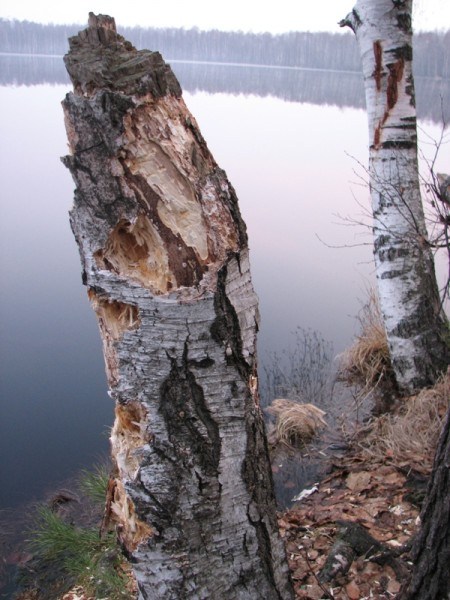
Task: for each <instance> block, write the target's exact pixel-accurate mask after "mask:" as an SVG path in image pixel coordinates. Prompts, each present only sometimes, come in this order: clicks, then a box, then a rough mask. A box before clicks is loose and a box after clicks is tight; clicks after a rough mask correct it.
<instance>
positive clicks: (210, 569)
mask: <svg viewBox="0 0 450 600" xmlns="http://www.w3.org/2000/svg"><path fill="white" fill-rule="evenodd" d="M64 60H65V64H66V67H67V70H68V72H69V74H70V77H71V79H72V82H73V84H74V93H70V94H68V95H67V96H66V98H65V100H64V102H63V108H64V114H65V122H66V129H67V134H68V139H69V145H70V152H71V153H70V155H69V156H67V157H65V158H64V159H63V161H64V164H65V165H66V166H67V167H68V168H69V169H70V171H71V173H72V176H73V178H74V180H75V183H76V191H75V200H74V206H73V208H72V210H71V225H72V229H73V232H74V235H75V238H76V241H77V243H78V246H79V251H80V255H81V261H82V267H83V281H84V283H85V284H86V285H87V287H88V293H89V298H90V300H91V302H92V305H93V308H94V310H95V312H96V314H97V317H98V322H99V326H100V331H101V336H102V340H103V347H104V356H105V362H106V371H107V376H108V383H109V386H110V395H111V396H112V398H113V399H114V400H115V401H116V419H115V423H114V427H113V429H112V433H111V446H112V455H113V460H114V461H115V463H116V465H117V477H116V479H115V481H114V482H113V485H112V486H111V487H112V498H111V505H110V507H111V511H112V513H113V516H114V517H115V520H116V521H117V524H118V525H117V529H118V532H119V537H120V540H121V542H122V544H123V546H124V547H125V548H126V550H127V551H128V553H129V555H130V556H131V560H132V563H133V569H134V573H135V575H136V579H137V582H138V586H139V590H140V598H152V599H156V598H164V600H169V599H180V598H227V599H233V598H239V599H243V598H248V599H252V600H253V599H254V598H265V599H272V598H273V599H275V598H276V599H277V600H279V599H280V598H291V597H292V592H291V584H290V580H289V575H288V567H287V562H286V557H285V550H284V547H283V544H282V542H281V540H280V538H279V535H278V528H277V521H276V512H275V503H274V496H273V486H272V479H271V473H270V464H269V459H268V452H267V445H266V440H265V431H264V424H263V420H262V417H261V412H260V408H259V405H258V384H257V373H256V349H255V341H256V332H257V327H258V312H257V299H256V296H255V293H254V291H253V287H252V282H251V278H250V270H249V257H248V246H247V234H246V228H245V225H244V223H243V221H242V218H241V216H240V212H239V208H238V204H237V199H236V196H235V192H234V190H233V188H232V186H231V185H230V183H229V182H228V180H227V178H226V175H225V173H224V171H222V170H221V169H220V168H219V167H218V166H217V164H216V163H215V161H214V159H213V157H212V156H211V154H210V152H209V150H208V148H207V146H206V143H205V141H204V139H203V138H202V136H201V133H200V131H199V129H198V126H197V124H196V122H195V120H194V118H193V117H192V116H191V114H190V113H189V111H188V109H187V108H186V105H185V104H184V102H183V100H182V98H181V89H180V87H179V84H178V82H177V80H176V78H175V76H174V75H173V73H172V71H171V69H170V67H169V66H168V65H166V64H165V63H164V61H163V60H162V58H161V55H160V54H159V53H156V52H150V51H146V50H143V51H137V50H136V49H135V48H133V46H132V45H131V44H130V43H129V42H127V41H125V40H124V39H123V38H122V37H121V36H119V35H118V34H117V33H116V29H115V23H114V19H112V18H110V17H106V16H103V15H99V16H95V15H93V14H92V13H90V16H89V27H88V29H86V30H85V31H82V32H80V33H79V34H78V36H76V37H73V38H71V39H70V51H69V53H68V54H67V55H66V56H65V59H64Z"/></svg>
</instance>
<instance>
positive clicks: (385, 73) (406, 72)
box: [340, 0, 450, 392]
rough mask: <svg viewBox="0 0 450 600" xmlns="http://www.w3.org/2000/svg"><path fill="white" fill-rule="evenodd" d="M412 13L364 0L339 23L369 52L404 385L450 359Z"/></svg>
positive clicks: (389, 314)
mask: <svg viewBox="0 0 450 600" xmlns="http://www.w3.org/2000/svg"><path fill="white" fill-rule="evenodd" d="M411 13H412V0H358V1H357V3H356V6H355V8H354V9H353V11H352V12H351V13H350V14H349V15H347V17H346V18H345V19H344V20H343V21H341V23H340V24H341V26H349V27H350V28H351V29H352V30H353V31H354V32H355V34H356V39H357V41H358V45H359V49H360V54H361V58H362V65H363V73H364V83H365V92H366V105H367V114H368V121H369V143H370V156H369V173H370V190H371V197H372V211H373V218H374V225H373V233H374V256H375V265H376V273H377V280H378V293H379V298H380V307H381V311H382V314H383V319H384V323H385V327H386V333H387V339H388V343H389V347H390V352H391V359H392V364H393V368H394V371H395V374H396V378H397V382H398V384H399V386H400V388H401V389H402V390H403V391H405V392H412V391H414V390H415V389H418V388H420V387H423V386H426V385H429V384H432V383H434V381H435V380H436V378H437V376H438V374H439V373H440V372H442V371H444V370H445V369H446V367H447V364H448V363H449V359H450V354H449V348H448V337H447V334H448V325H447V320H446V318H445V316H444V314H443V311H442V310H441V304H440V299H439V292H438V287H437V283H436V276H435V272H434V263H433V257H432V254H431V251H430V247H429V244H428V237H427V230H426V226H425V217H424V212H423V207H422V200H421V194H420V185H419V173H418V160H417V125H416V107H415V94H414V80H413V74H412V27H411Z"/></svg>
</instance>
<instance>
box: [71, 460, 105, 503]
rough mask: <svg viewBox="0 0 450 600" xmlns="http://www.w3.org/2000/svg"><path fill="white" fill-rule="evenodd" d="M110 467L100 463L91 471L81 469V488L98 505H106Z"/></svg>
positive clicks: (79, 483)
mask: <svg viewBox="0 0 450 600" xmlns="http://www.w3.org/2000/svg"><path fill="white" fill-rule="evenodd" d="M109 476H110V469H109V468H108V466H107V465H106V464H100V465H97V466H95V467H93V469H92V470H89V471H81V475H80V478H79V481H78V486H79V488H80V490H81V491H82V492H83V493H84V494H85V495H86V496H87V497H88V498H89V499H90V500H91V501H92V502H93V503H94V504H95V505H97V506H104V504H105V497H106V490H107V488H108V482H109Z"/></svg>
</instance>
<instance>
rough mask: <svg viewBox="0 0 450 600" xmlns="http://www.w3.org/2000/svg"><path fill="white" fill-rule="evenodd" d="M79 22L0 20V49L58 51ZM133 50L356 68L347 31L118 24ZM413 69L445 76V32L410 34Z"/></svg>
mask: <svg viewBox="0 0 450 600" xmlns="http://www.w3.org/2000/svg"><path fill="white" fill-rule="evenodd" d="M82 28H83V27H82V26H80V25H41V24H38V23H32V22H30V21H8V20H4V19H0V53H19V54H46V55H63V54H65V53H66V52H67V50H68V42H67V39H68V37H70V36H72V35H76V33H77V32H78V31H79V30H80V29H82ZM119 33H121V34H122V35H123V36H124V37H125V38H127V39H128V40H130V41H131V42H132V43H133V44H134V45H135V46H136V47H137V48H138V49H142V48H148V49H149V50H158V51H159V52H161V53H162V55H163V57H164V58H165V60H168V61H170V60H185V61H189V60H192V61H210V62H226V63H248V64H260V65H273V66H282V67H302V68H310V69H326V70H337V71H360V70H361V67H360V59H359V54H358V50H357V46H356V43H355V40H354V36H353V34H351V33H345V34H342V33H309V32H291V33H285V34H280V35H272V34H270V33H263V34H253V33H242V32H224V31H217V30H212V31H200V30H198V29H173V28H171V29H152V28H146V29H144V28H142V27H122V28H120V27H119ZM414 71H415V74H416V75H418V76H422V77H442V78H445V79H449V78H450V31H447V32H446V33H437V32H433V33H418V34H416V35H415V37H414Z"/></svg>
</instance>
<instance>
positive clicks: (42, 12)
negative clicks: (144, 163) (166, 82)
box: [0, 0, 450, 33]
mask: <svg viewBox="0 0 450 600" xmlns="http://www.w3.org/2000/svg"><path fill="white" fill-rule="evenodd" d="M354 3H355V0H320V1H319V0H276V1H275V2H267V1H264V0H224V1H223V2H220V3H219V2H214V1H213V0H72V1H67V0H59V1H57V2H55V1H54V0H39V1H37V0H1V3H0V18H11V19H14V18H15V19H20V20H28V21H37V22H40V23H52V22H53V23H79V24H80V25H84V24H86V23H87V16H88V13H89V11H93V12H95V13H103V14H109V15H111V16H113V17H115V19H116V23H117V25H118V27H120V26H126V25H141V26H143V27H184V28H186V29H189V28H191V27H198V28H199V29H221V30H235V31H239V30H240V31H253V32H262V31H269V32H271V33H282V32H285V31H339V27H338V25H337V23H338V21H340V20H341V19H342V18H343V17H345V15H346V14H347V13H348V12H350V11H351V9H352V8H353V5H354ZM449 24H450V0H415V18H414V27H415V30H416V31H418V30H433V29H442V28H445V29H449V28H450V25H449Z"/></svg>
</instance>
